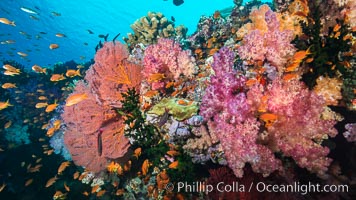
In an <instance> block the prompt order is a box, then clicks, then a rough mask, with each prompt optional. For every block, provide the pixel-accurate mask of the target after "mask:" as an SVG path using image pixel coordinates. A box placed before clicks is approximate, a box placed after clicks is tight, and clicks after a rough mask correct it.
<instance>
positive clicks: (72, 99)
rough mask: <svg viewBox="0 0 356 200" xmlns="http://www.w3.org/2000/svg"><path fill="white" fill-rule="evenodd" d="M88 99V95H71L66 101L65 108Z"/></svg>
mask: <svg viewBox="0 0 356 200" xmlns="http://www.w3.org/2000/svg"><path fill="white" fill-rule="evenodd" d="M87 98H88V94H87V93H79V94H73V95H71V96H69V97H68V98H67V100H66V106H72V105H75V104H77V103H79V102H81V101H83V100H85V99H87Z"/></svg>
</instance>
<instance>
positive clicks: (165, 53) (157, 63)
mask: <svg viewBox="0 0 356 200" xmlns="http://www.w3.org/2000/svg"><path fill="white" fill-rule="evenodd" d="M143 63H144V69H143V76H144V78H149V77H150V76H151V75H152V74H157V73H161V74H165V75H166V76H167V77H170V78H174V79H178V78H179V76H180V75H184V76H186V77H189V78H191V77H193V75H194V73H196V66H195V59H194V57H192V56H191V53H190V51H189V50H184V51H183V50H182V48H181V47H180V45H179V43H178V42H176V41H174V40H172V39H165V38H161V39H159V40H158V42H157V44H153V45H150V46H148V47H147V48H146V50H145V55H144V59H143Z"/></svg>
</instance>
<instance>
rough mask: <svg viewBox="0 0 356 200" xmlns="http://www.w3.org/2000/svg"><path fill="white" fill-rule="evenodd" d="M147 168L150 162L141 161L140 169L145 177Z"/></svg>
mask: <svg viewBox="0 0 356 200" xmlns="http://www.w3.org/2000/svg"><path fill="white" fill-rule="evenodd" d="M149 167H150V161H149V160H148V159H146V160H145V161H143V164H142V167H141V171H142V175H144V176H146V174H147V172H148V168H149Z"/></svg>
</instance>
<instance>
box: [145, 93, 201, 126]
mask: <svg viewBox="0 0 356 200" xmlns="http://www.w3.org/2000/svg"><path fill="white" fill-rule="evenodd" d="M178 101H184V102H185V100H183V99H179V98H164V99H162V100H161V101H160V102H159V103H158V104H156V105H154V106H153V107H152V108H151V110H149V111H148V113H149V114H155V115H163V114H164V113H165V112H166V111H168V113H169V114H171V115H172V116H173V117H174V118H175V119H176V120H178V121H182V120H185V119H188V118H189V117H191V116H193V115H195V114H196V113H197V112H198V103H197V102H191V103H187V104H183V105H181V104H179V103H178ZM188 104H190V105H188Z"/></svg>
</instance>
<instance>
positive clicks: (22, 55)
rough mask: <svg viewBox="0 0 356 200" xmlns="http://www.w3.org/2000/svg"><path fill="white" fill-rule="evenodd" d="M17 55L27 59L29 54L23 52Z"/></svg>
mask: <svg viewBox="0 0 356 200" xmlns="http://www.w3.org/2000/svg"><path fill="white" fill-rule="evenodd" d="M17 54H18V55H19V56H21V57H27V56H28V54H27V53H24V52H21V51H18V52H17Z"/></svg>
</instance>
